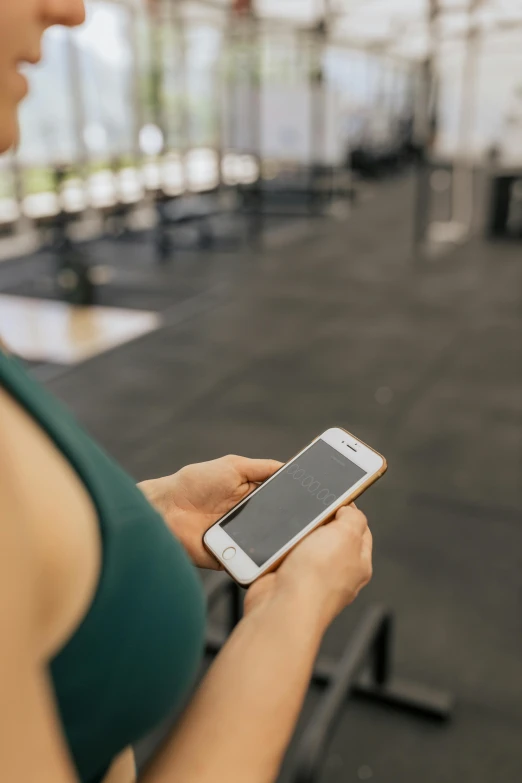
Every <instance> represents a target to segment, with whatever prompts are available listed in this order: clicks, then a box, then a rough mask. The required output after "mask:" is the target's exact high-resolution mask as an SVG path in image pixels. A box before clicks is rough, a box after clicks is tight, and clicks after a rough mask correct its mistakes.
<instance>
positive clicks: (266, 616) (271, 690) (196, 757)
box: [140, 595, 322, 783]
mask: <svg viewBox="0 0 522 783" xmlns="http://www.w3.org/2000/svg"><path fill="white" fill-rule="evenodd" d="M321 636H322V634H321V628H320V625H319V623H318V611H317V606H316V605H315V602H314V598H313V596H305V595H303V596H302V600H301V601H299V600H297V596H292V595H288V596H283V595H275V596H273V597H271V598H270V599H269V600H267V601H266V602H264V603H263V604H262V605H261V606H260V607H258V608H257V609H256V610H255V611H253V612H252V613H251V614H249V615H248V616H247V617H246V618H245V619H244V620H243V621H242V622H241V623H240V624H239V626H238V627H237V628H236V630H235V631H234V633H233V634H232V636H231V638H230V640H229V641H228V643H227V644H226V645H225V647H224V649H223V651H222V652H221V653H220V655H219V656H218V658H217V660H216V663H215V664H214V666H213V667H212V669H211V670H210V672H209V674H208V675H207V677H206V679H205V680H204V682H203V685H202V687H201V688H200V690H199V692H198V693H197V695H196V697H195V698H194V700H193V701H192V702H191V704H190V706H189V708H188V710H187V713H186V715H185V716H184V718H183V720H182V723H181V725H180V726H179V727H178V729H177V732H176V734H175V735H174V737H173V738H172V740H171V741H170V742H169V743H168V744H167V746H166V747H165V748H164V750H163V752H162V753H161V754H160V755H159V756H158V758H157V759H156V760H155V761H154V762H153V764H152V766H151V767H150V769H149V770H148V771H147V773H146V774H145V775H144V777H143V783H174V781H179V780H183V781H185V783H189V781H197V783H225V781H226V783H245V781H248V783H267V781H272V780H274V779H275V778H276V776H277V771H278V769H279V765H280V763H281V760H282V757H283V754H284V752H285V750H286V747H287V745H288V742H289V741H290V737H291V734H292V732H293V729H294V725H295V723H296V721H297V717H298V715H299V711H300V708H301V705H302V702H303V698H304V695H305V693H306V689H307V687H308V682H309V679H310V675H311V670H312V666H313V662H314V659H315V657H316V654H317V651H318V648H319V644H320V641H321ZM141 780H142V779H141V778H140V783H141Z"/></svg>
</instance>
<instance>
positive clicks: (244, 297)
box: [0, 0, 522, 783]
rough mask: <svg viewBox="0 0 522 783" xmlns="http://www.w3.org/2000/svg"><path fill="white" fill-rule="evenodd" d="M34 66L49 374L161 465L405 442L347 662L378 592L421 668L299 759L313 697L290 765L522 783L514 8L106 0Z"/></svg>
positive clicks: (119, 451) (373, 498)
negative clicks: (326, 438)
mask: <svg viewBox="0 0 522 783" xmlns="http://www.w3.org/2000/svg"><path fill="white" fill-rule="evenodd" d="M28 78H29V80H30V84H31V88H32V90H31V94H30V96H29V97H28V98H27V99H26V101H25V102H24V104H23V105H22V109H21V135H20V143H19V146H18V149H17V150H16V151H14V152H13V153H12V154H8V155H5V156H3V157H1V158H0V334H2V336H3V338H4V339H5V340H6V342H7V343H8V344H9V345H10V347H11V348H12V350H13V351H14V352H15V353H17V354H18V355H19V356H20V357H21V358H22V359H23V360H24V361H25V362H26V363H27V365H28V367H29V368H30V371H31V372H33V373H34V374H35V376H36V377H37V378H39V379H40V380H41V381H42V382H43V383H45V384H46V385H47V386H48V387H49V388H50V389H51V390H52V391H53V392H54V393H55V394H57V395H58V396H59V397H60V398H61V399H63V400H64V401H65V402H66V403H67V405H68V406H69V407H71V408H72V409H73V411H74V412H75V414H76V415H77V416H78V418H79V419H80V421H81V422H82V423H83V424H84V425H85V426H86V427H87V428H88V429H89V430H90V432H91V433H92V434H93V435H95V436H96V437H98V438H99V440H100V441H101V442H102V443H103V445H104V446H105V447H106V448H107V449H108V450H109V451H110V452H111V453H112V454H113V455H114V456H115V457H117V458H118V459H119V460H120V461H121V462H122V463H123V464H124V465H125V467H126V468H127V469H128V470H129V471H130V472H131V473H132V474H133V475H134V476H135V478H136V479H137V480H141V479H145V478H150V477H152V476H156V475H164V474H166V473H170V472H174V471H175V470H176V469H178V468H179V467H181V466H182V465H183V464H186V463H188V462H192V461H202V460H206V459H211V458H213V457H216V456H220V455H222V454H225V453H229V452H236V453H244V454H247V455H249V456H270V457H275V458H280V459H286V458H289V457H290V456H291V455H292V454H293V453H295V452H296V451H297V450H298V449H299V448H300V447H302V446H303V445H304V444H305V443H306V442H307V440H309V439H311V438H312V437H314V436H315V435H317V434H318V433H319V432H321V431H322V430H323V429H325V428H327V427H329V426H332V425H336V424H339V425H342V426H345V427H346V428H347V429H349V430H351V431H352V432H354V433H355V434H357V435H358V436H359V437H360V438H362V439H363V440H365V441H366V442H368V443H369V444H371V445H372V446H374V447H375V448H377V449H378V450H379V451H381V452H382V453H384V454H385V455H386V457H387V458H388V461H389V465H390V470H389V473H388V474H387V476H386V477H385V479H383V481H382V482H380V485H379V486H376V487H375V488H374V489H372V490H371V491H370V492H369V493H368V495H367V496H366V497H364V498H362V499H361V506H362V507H363V508H364V510H365V511H366V512H367V514H368V516H369V518H370V523H371V525H372V529H373V531H374V537H375V550H376V553H375V576H374V580H373V582H372V584H371V586H370V587H369V588H368V589H367V590H366V591H365V592H364V594H363V595H362V596H361V598H360V599H359V601H358V602H357V604H356V605H355V606H354V607H353V608H351V609H350V610H349V611H347V612H345V613H344V614H343V616H342V617H340V618H339V619H338V621H337V622H336V623H335V625H334V627H333V628H332V630H331V632H330V633H329V636H328V638H327V640H326V642H325V650H324V651H323V653H324V655H326V656H328V657H329V658H328V659H329V660H341V661H342V660H343V650H346V649H348V648H346V645H348V646H349V645H350V644H351V643H352V642H353V639H354V638H356V637H354V634H356V635H357V628H358V627H359V626H358V623H359V622H360V621H361V618H364V616H365V612H367V611H369V610H370V608H371V607H373V606H374V605H376V604H379V605H385V606H386V607H388V608H389V610H390V611H391V612H392V613H393V629H394V634H393V670H392V674H393V677H395V673H396V677H397V678H398V679H397V681H395V680H393V682H392V685H391V686H390V689H389V692H388V693H387V695H386V694H385V696H386V698H384V697H383V694H382V693H381V694H380V696H379V695H378V696H379V698H378V699H377V703H373V704H372V703H371V702H369V701H368V700H366V701H365V700H362V699H359V698H355V696H357V693H354V694H353V695H354V698H353V699H345V704H344V708H341V707H339V705H338V709H336V711H335V720H333V719H332V721H331V722H330V723H329V725H328V732H327V742H326V743H325V747H324V753H323V754H322V756H321V763H320V764H319V766H318V768H317V770H316V771H315V772H314V773H313V776H312V777H310V778H305V777H302V778H300V777H296V775H297V773H296V772H295V764H294V761H293V760H295V758H298V757H299V755H300V754H301V755H302V753H303V748H302V742H303V737H304V741H307V742H309V741H310V737H311V736H313V731H314V729H313V727H314V726H317V725H318V723H317V722H318V721H319V719H320V717H321V704H322V701H321V694H322V693H324V691H322V690H321V688H320V687H315V686H313V687H312V688H311V690H310V694H309V697H308V699H307V703H306V706H305V710H304V713H303V719H302V726H300V728H299V729H298V731H297V734H296V738H295V742H294V744H293V746H292V749H291V751H290V753H289V756H288V759H287V761H286V763H285V767H284V770H283V773H282V780H288V781H297V780H302V781H304V780H320V781H323V782H324V783H326V782H328V783H334V782H335V783H340V782H341V781H342V783H345V782H346V783H349V782H350V781H357V780H370V779H372V780H375V781H383V783H405V782H406V781H412V783H413V781H415V782H417V781H423V783H457V782H458V783H460V782H461V781H467V782H469V781H472V783H492V781H495V783H518V781H520V780H522V742H521V730H520V727H521V725H522V723H521V722H522V659H521V651H522V647H521V641H522V639H521V618H522V606H521V602H520V599H521V595H522V591H521V587H522V525H521V522H522V480H521V478H522V437H521V436H522V332H521V326H522V254H521V248H520V244H519V243H520V240H521V239H522V3H521V2H520V0H150V1H149V2H146V0H88V2H87V21H86V23H85V25H84V26H83V27H82V28H80V29H78V30H75V31H68V30H65V29H61V28H56V29H53V30H50V31H49V32H48V33H47V34H46V37H45V47H44V61H43V62H42V64H41V65H39V66H37V67H35V68H31V69H30V70H29V71H28ZM214 615H215V616H214ZM212 618H213V623H214V626H216V627H217V628H218V629H219V628H220V627H221V626H222V624H223V622H224V621H223V612H222V611H221V614H220V611H219V606H218V607H217V608H216V610H215V612H214V611H213V613H212ZM220 624H221V625H220ZM401 678H402V679H401ZM404 679H406V680H408V682H410V681H411V680H414V681H415V683H416V685H415V686H412V688H413V690H410V691H408V689H407V687H406V686H405V685H404V686H403V685H401V682H402V681H403V680H404ZM419 683H421V684H422V685H420V684H419ZM323 685H324V683H323ZM423 688H425V690H423ZM394 689H395V690H394ZM356 690H357V689H356ZM359 691H360V692H359V694H358V695H359V696H361V695H364V693H363V691H364V688H362V686H361V687H360V688H359ZM366 695H368V693H366ZM374 696H375V694H374ZM381 697H383V698H381ZM379 700H380V701H385V702H386V703H387V706H383V704H382V703H381V704H379ZM401 700H402V702H401ZM430 700H431V701H430ZM341 701H342V700H341ZM428 703H431V705H432V708H433V709H431V710H429V709H428V710H424V709H423V704H428ZM412 705H413V707H414V708H415V705H417V707H418V709H417V710H416V711H415V709H413V710H412V709H410V710H409V711H405V710H403V709H401V706H402V707H404V706H409V707H410V708H411V707H412ZM397 708H399V709H397ZM323 718H324V712H323ZM307 727H308V728H307ZM310 727H312V728H310ZM307 731H308V733H307ZM310 731H312V735H310V733H309V732H310ZM160 733H161V732H160ZM156 741H157V737H156V738H154V737H153V738H150V740H149V741H147V742H146V743H144V747H143V748H142V749H141V750H140V751H139V755H140V757H143V758H145V757H146V756H147V754H148V753H150V752H151V748H153V747H154V744H155V742H156ZM300 743H301V745H300ZM299 774H300V773H299Z"/></svg>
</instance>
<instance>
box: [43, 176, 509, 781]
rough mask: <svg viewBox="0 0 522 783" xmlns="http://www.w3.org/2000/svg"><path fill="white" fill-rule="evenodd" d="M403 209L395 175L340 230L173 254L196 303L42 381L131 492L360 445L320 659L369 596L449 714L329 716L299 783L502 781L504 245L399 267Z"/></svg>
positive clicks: (407, 233)
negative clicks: (194, 474) (204, 465)
mask: <svg viewBox="0 0 522 783" xmlns="http://www.w3.org/2000/svg"><path fill="white" fill-rule="evenodd" d="M413 199H414V189H413V185H412V182H411V180H410V179H408V178H405V179H403V180H396V181H392V182H388V183H381V184H380V185H378V186H376V194H375V198H374V199H372V200H370V201H367V202H366V203H363V204H362V205H361V206H359V207H358V208H357V210H356V212H355V213H354V215H353V216H352V218H351V219H350V220H349V221H348V222H345V223H336V222H335V221H329V220H319V221H315V222H314V223H313V231H312V232H311V233H309V234H307V235H306V236H302V237H296V238H295V241H293V242H292V243H290V244H284V245H283V246H281V247H278V246H275V247H272V248H270V249H265V250H263V251H262V252H261V251H260V252H253V251H246V252H245V253H243V254H241V255H238V254H235V255H234V254H229V255H226V254H225V255H219V256H217V255H216V256H209V257H208V258H206V260H205V263H204V265H202V264H201V260H200V261H197V260H194V259H193V260H187V259H182V260H181V261H179V262H178V266H177V267H176V264H174V265H173V266H172V270H175V269H176V270H177V273H178V275H179V282H180V285H184V284H185V283H186V284H189V283H190V285H193V286H194V289H195V288H197V287H198V286H199V289H200V291H201V293H200V294H199V295H198V296H194V297H192V299H190V300H188V301H187V302H185V303H184V305H181V306H180V309H179V310H177V309H176V307H175V306H173V307H172V308H171V310H169V314H168V318H167V320H166V325H165V327H164V328H163V329H162V330H161V331H159V332H156V333H153V334H149V335H147V336H145V337H143V338H141V339H139V340H138V341H135V342H133V343H130V344H128V345H125V346H123V347H120V348H118V349H117V350H115V351H112V352H110V353H107V354H105V355H103V356H100V357H98V358H96V359H93V360H90V361H88V362H86V363H85V364H83V365H81V366H79V367H77V368H75V369H73V370H71V371H68V372H66V373H65V374H61V375H57V376H56V377H54V379H52V380H48V384H49V386H50V388H51V389H52V390H53V391H54V392H55V393H56V394H58V395H59V396H60V397H61V398H62V399H63V400H65V401H66V402H67V403H68V404H69V405H70V406H71V407H72V408H73V409H74V411H75V412H76V414H77V415H78V416H79V418H80V419H81V421H82V422H83V423H84V424H85V425H86V426H87V427H88V428H89V430H90V431H91V432H92V433H93V434H94V435H95V436H96V437H98V438H99V439H100V441H102V443H103V444H104V445H105V446H106V447H107V449H108V450H109V451H110V452H112V454H113V455H114V456H116V457H117V458H118V459H119V460H121V462H122V463H123V464H124V465H125V467H126V468H127V469H128V470H129V471H130V472H131V473H132V474H133V475H134V476H135V477H136V479H143V478H147V477H152V476H155V475H160V474H161V475H163V474H165V473H167V472H172V471H174V470H176V469H177V468H179V467H180V466H181V465H183V464H184V463H187V462H190V461H195V460H205V459H209V458H212V457H215V456H218V455H221V454H225V453H227V452H238V453H244V454H247V455H252V456H273V457H278V458H281V459H284V458H287V457H289V456H290V455H292V454H293V453H295V451H296V450H297V449H298V448H299V447H301V446H303V445H304V444H305V443H306V442H307V440H308V439H310V438H311V437H312V436H314V435H316V434H317V433H319V432H320V431H321V430H322V429H324V428H326V427H328V426H331V425H334V424H341V425H344V426H346V427H347V428H348V429H350V430H351V431H353V432H354V433H356V434H357V435H358V436H360V437H361V438H362V439H363V440H366V441H367V442H369V443H370V444H372V445H374V446H375V447H376V448H378V449H379V450H380V451H382V452H383V453H384V454H385V455H386V456H387V458H388V461H389V466H390V469H389V472H388V474H387V476H386V477H385V478H384V479H383V480H382V482H381V483H380V485H378V486H377V487H375V488H373V489H372V490H371V491H370V492H369V493H368V494H367V495H366V496H365V497H364V498H363V499H361V506H362V507H363V508H364V510H365V511H366V512H367V513H368V516H369V518H370V522H371V525H372V528H373V531H374V538H375V575H374V579H373V582H372V583H371V585H370V586H369V587H368V588H367V589H366V590H365V591H364V593H363V594H362V595H361V597H360V599H359V600H358V601H357V603H356V604H355V605H354V606H353V607H352V608H350V609H349V610H347V611H346V612H345V613H344V614H343V615H342V616H341V617H340V618H339V619H338V621H337V622H336V623H335V625H334V627H333V628H332V629H331V631H330V632H329V634H328V637H327V639H326V641H325V649H326V651H327V652H328V653H329V654H335V653H338V652H340V651H341V649H342V647H343V645H344V644H345V642H346V640H347V638H348V635H349V632H350V629H351V628H352V627H353V626H354V624H355V622H356V620H357V618H358V617H359V616H360V613H361V611H362V609H363V608H364V607H365V606H368V605H369V604H370V603H372V602H376V601H378V602H384V603H385V604H388V605H389V606H391V607H392V608H393V609H394V610H395V612H396V619H397V625H396V670H397V673H398V674H400V675H401V676H405V677H406V676H407V677H411V678H414V679H417V680H419V681H421V682H425V683H426V684H430V685H433V686H441V687H444V688H449V689H451V690H452V691H453V693H454V695H455V697H456V699H457V707H456V713H455V717H454V720H453V721H452V722H451V723H450V724H448V725H437V724H434V723H430V722H425V721H423V720H422V719H419V718H414V717H411V716H407V715H404V714H400V713H397V712H392V711H390V710H383V709H381V708H380V707H378V706H376V705H370V704H363V703H359V702H357V703H350V705H349V706H348V707H347V708H346V710H345V714H344V716H343V719H342V722H341V725H340V726H339V728H338V730H337V731H336V732H335V734H334V736H333V737H332V741H331V745H330V749H329V754H328V757H327V759H326V761H325V767H324V774H323V776H322V778H321V780H322V782H323V783H334V782H335V783H341V782H342V783H351V782H352V781H357V780H359V779H370V777H371V778H372V780H375V781H382V782H383V783H409V782H411V783H420V782H421V781H422V783H462V782H463V781H465V783H518V782H519V781H520V780H522V633H521V630H522V603H521V597H522V590H521V588H522V248H520V246H519V245H517V244H513V243H510V244H496V245H486V244H484V243H482V242H481V241H478V240H477V241H473V242H471V243H469V244H468V245H467V246H465V247H463V248H460V249H458V250H457V251H455V252H454V253H452V254H451V255H448V256H445V257H442V258H438V259H436V260H425V261H421V260H415V259H414V258H413V257H412V254H411V235H412V228H411V221H410V217H411V215H412V213H413ZM216 280H217V281H219V285H215V281H216ZM315 699H316V695H315V694H311V696H310V699H309V702H310V704H311V703H312V702H314V700H315ZM310 704H309V705H307V708H306V710H305V712H306V713H308V711H309V706H310Z"/></svg>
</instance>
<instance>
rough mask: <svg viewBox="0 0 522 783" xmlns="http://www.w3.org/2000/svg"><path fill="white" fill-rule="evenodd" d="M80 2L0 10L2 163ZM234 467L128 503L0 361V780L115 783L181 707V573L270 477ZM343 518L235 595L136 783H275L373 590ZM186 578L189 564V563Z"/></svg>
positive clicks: (251, 467)
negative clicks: (236, 616) (312, 686)
mask: <svg viewBox="0 0 522 783" xmlns="http://www.w3.org/2000/svg"><path fill="white" fill-rule="evenodd" d="M83 19H84V9H83V6H82V0H16V2H14V1H13V0H0V151H3V150H6V149H8V148H9V147H10V146H11V145H13V144H14V143H15V142H16V139H17V133H18V131H17V120H16V108H17V104H18V103H19V102H20V100H21V99H22V98H23V97H24V95H25V92H26V90H27V84H26V82H25V80H24V79H23V77H22V76H20V75H19V73H18V71H17V67H18V66H19V64H20V63H22V62H25V61H29V62H37V61H38V59H39V57H40V39H41V36H42V33H43V31H44V30H45V28H47V27H48V26H50V25H52V24H63V25H69V26H72V25H77V24H80V23H81V22H82V21H83ZM277 467H278V463H276V462H273V461H271V460H251V459H246V458H242V457H224V458H223V459H220V460H216V461H214V462H209V463H206V464H202V465H191V466H188V467H186V468H183V469H182V470H181V471H179V473H176V474H175V475H173V476H170V477H167V478H162V479H158V480H155V481H148V482H145V483H144V484H142V485H141V486H140V487H139V488H137V487H136V486H134V485H133V484H132V481H131V479H130V478H129V477H128V476H127V475H125V473H124V472H123V471H122V470H121V469H120V468H119V467H118V466H117V465H115V464H114V463H113V462H112V461H111V460H110V459H109V458H108V457H107V456H106V455H105V454H104V453H103V451H102V450H101V449H100V448H99V447H98V446H97V445H96V444H95V443H93V442H92V441H91V440H90V439H89V438H88V437H87V435H85V434H84V433H83V432H82V431H81V429H80V428H79V427H78V425H77V424H76V423H75V422H74V420H73V419H72V417H71V416H70V415H69V414H68V413H67V412H66V411H65V410H63V409H62V408H61V407H60V406H59V404H58V403H57V402H56V401H55V400H53V399H52V398H51V397H50V396H49V395H47V394H46V392H45V391H44V390H43V389H40V388H39V387H38V386H37V385H36V384H35V383H33V382H32V381H31V380H30V379H29V377H28V376H27V375H25V373H24V372H23V370H22V369H21V368H20V366H19V365H18V363H17V362H16V361H15V360H14V359H12V358H10V357H9V356H8V355H7V353H6V352H4V351H0V634H1V643H0V764H1V779H2V780H5V781H9V783H34V782H36V781H38V783H74V782H76V783H78V781H81V783H100V782H101V781H104V782H105V781H106V782H107V783H130V781H133V780H135V768H134V763H133V758H132V752H131V751H130V750H128V749H127V750H126V748H130V746H131V744H132V743H134V742H135V741H136V740H138V739H139V738H140V737H141V736H143V735H144V734H146V733H147V732H148V731H150V729H151V728H152V727H153V726H154V725H156V724H157V723H158V722H159V721H161V720H162V719H163V718H164V717H165V716H166V715H167V714H168V713H169V712H171V711H172V709H173V708H175V707H176V705H180V704H181V702H182V700H183V698H184V697H185V695H186V693H187V690H188V689H189V687H190V685H191V684H192V682H193V679H194V676H195V674H196V670H197V667H198V663H199V661H200V657H201V652H202V644H203V633H204V606H203V598H202V593H201V587H200V583H199V580H198V578H197V575H196V571H195V569H194V567H193V564H195V565H197V566H200V567H206V568H213V567H215V563H214V562H213V561H212V559H211V558H210V557H209V555H208V554H206V553H205V551H204V549H203V548H202V545H201V538H202V534H203V532H204V531H205V530H206V529H207V527H208V526H209V525H210V524H211V523H212V522H213V521H215V520H216V519H217V518H218V517H219V516H220V515H221V514H223V513H224V512H225V511H227V510H228V509H229V508H231V507H232V505H233V504H235V503H236V502H237V501H238V500H240V499H241V498H242V497H244V496H245V494H246V493H247V492H249V490H250V489H252V487H254V486H255V485H256V484H257V483H258V482H260V481H263V480H264V479H266V478H267V477H269V476H270V475H272V473H273V472H274V471H275V470H276V469H277ZM371 545H372V541H371V534H370V531H369V530H368V527H367V524H366V519H365V518H364V516H363V515H362V514H361V513H360V512H358V511H357V510H356V509H355V508H349V509H344V510H342V511H341V512H339V513H338V515H337V517H336V519H335V520H334V521H333V522H332V523H331V524H330V525H328V526H326V527H325V528H322V529H321V530H319V531H317V532H315V533H314V534H312V535H311V536H309V537H308V538H307V539H306V540H305V541H304V542H303V543H301V544H300V545H299V546H298V547H297V549H296V550H295V551H294V552H293V553H292V554H291V555H290V556H289V557H288V558H287V559H286V561H285V562H284V563H283V565H282V566H281V568H280V569H279V570H278V571H277V573H275V574H271V575H269V576H265V577H264V578H262V579H261V580H259V581H258V582H257V583H256V584H254V586H253V587H251V588H250V590H249V591H248V593H247V596H246V605H245V617H244V619H243V620H242V621H241V622H240V623H239V625H238V626H237V628H236V630H235V631H234V633H233V634H232V636H231V638H230V639H229V641H228V643H227V644H226V645H225V647H224V649H223V651H222V652H221V654H220V655H219V656H218V658H217V659H216V661H215V663H214V665H213V667H212V668H211V670H210V671H209V673H208V675H207V676H206V678H205V679H204V681H203V683H202V685H201V686H200V688H199V690H198V691H197V693H196V695H195V696H194V698H193V699H192V701H191V702H190V703H189V705H188V708H187V709H186V710H185V712H184V714H183V716H182V718H181V719H180V720H179V722H178V725H177V726H176V729H175V730H174V732H173V733H172V735H171V736H169V737H168V739H167V740H166V742H165V743H164V746H163V748H162V749H161V751H160V752H159V753H158V755H157V757H156V758H155V759H154V760H153V761H152V762H151V763H150V765H149V766H148V768H147V770H146V771H145V772H144V773H143V775H142V776H141V777H140V780H141V783H170V781H183V783H187V782H188V781H194V783H206V782H207V781H209V782H210V781H212V783H216V781H218V783H219V781H225V780H226V781H228V783H234V782H235V781H237V783H245V781H248V782H249V783H257V781H259V783H265V782H267V781H272V780H274V778H275V777H276V776H277V772H278V768H279V765H280V763H281V759H282V757H283V754H284V751H285V748H286V746H287V743H288V741H289V738H290V736H291V734H292V731H293V728H294V725H295V722H296V719H297V716H298V714H299V710H300V707H301V703H302V701H303V698H304V695H305V692H306V688H307V685H308V681H309V678H310V673H311V670H312V665H313V661H314V657H315V655H316V653H317V650H318V648H319V644H320V642H321V639H322V636H323V634H324V632H325V630H326V628H327V627H328V625H329V624H330V622H331V621H332V620H333V618H334V617H335V616H336V615H337V614H338V612H339V611H340V610H341V609H343V607H344V606H346V605H347V604H349V603H350V602H351V601H352V600H353V599H354V598H355V596H356V595H357V593H358V591H359V590H360V588H361V587H362V586H363V585H364V584H366V583H367V582H368V581H369V579H370V575H371ZM190 561H192V562H190Z"/></svg>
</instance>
